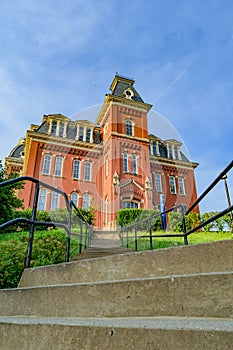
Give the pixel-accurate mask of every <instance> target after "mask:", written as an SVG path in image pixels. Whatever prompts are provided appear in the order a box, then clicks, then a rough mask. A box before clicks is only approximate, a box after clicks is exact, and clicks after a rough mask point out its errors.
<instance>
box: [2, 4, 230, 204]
mask: <svg viewBox="0 0 233 350" xmlns="http://www.w3.org/2000/svg"><path fill="white" fill-rule="evenodd" d="M232 18H233V2H232V1H228V0H223V1H219V0H218V1H215V0H207V1H205V2H203V1H201V0H195V1H194V0H193V1H188V0H180V1H177V0H170V1H168V0H163V1H161V0H148V1H138V0H135V1H133V2H127V1H121V0H118V1H116V0H113V1H110V0H108V1H105V0H99V1H98V2H96V1H92V0H89V1H88V0H86V1H83V0H67V1H61V0H37V1H36V0H34V1H31V0H24V1H19V0H12V1H8V2H5V1H3V0H0V21H1V31H0V82H1V84H0V140H1V143H0V145H1V147H0V159H2V160H3V159H4V158H5V156H7V155H8V154H9V152H10V150H11V149H12V148H13V147H14V146H15V144H17V142H18V139H19V138H20V137H23V136H24V135H25V131H26V129H28V128H29V126H30V124H31V123H35V124H39V123H40V121H41V118H42V115H43V114H50V113H62V114H64V115H66V116H68V117H70V116H72V115H74V114H75V113H76V112H77V111H80V110H83V109H85V108H87V107H89V106H92V105H97V104H100V103H102V102H103V99H104V95H105V93H108V89H109V86H110V84H111V81H112V79H113V76H114V75H115V73H116V72H118V73H119V74H123V75H126V76H128V77H133V78H134V79H135V87H136V89H137V90H138V92H139V93H140V95H141V96H142V98H143V99H144V101H145V102H148V103H151V104H153V110H154V113H152V114H151V115H150V120H149V125H150V131H151V132H153V133H155V134H158V132H157V131H159V118H160V117H162V118H163V119H164V120H167V121H168V122H169V123H171V125H173V127H174V129H176V130H177V131H178V133H179V134H180V135H181V138H182V140H183V142H184V145H185V146H186V148H187V149H188V152H189V155H190V158H191V160H193V161H196V162H198V163H200V165H199V167H198V168H197V170H196V181H197V188H198V193H199V194H200V193H201V192H202V191H203V190H204V189H205V188H206V186H207V185H208V184H209V183H210V181H212V180H213V179H214V177H215V176H217V175H218V174H219V172H220V171H221V170H222V169H223V168H224V167H226V165H227V164H228V163H229V162H230V161H231V160H232V130H233V119H232V113H233V99H232V92H233V70H232V65H233V63H232V62H233V61H232V58H233V22H232ZM90 119H91V117H90ZM92 120H93V121H94V120H95V118H94V117H93V119H92ZM158 136H160V135H158ZM228 181H229V187H230V191H231V190H232V174H230V176H229V178H228ZM232 195H233V193H232ZM225 205H226V197H225V192H224V186H223V184H220V185H219V186H218V188H217V189H216V191H215V192H214V193H213V195H212V196H210V197H209V198H207V200H206V202H205V203H203V205H202V207H201V208H202V211H210V210H219V209H221V208H224V206H225Z"/></svg>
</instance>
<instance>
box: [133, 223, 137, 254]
mask: <svg viewBox="0 0 233 350" xmlns="http://www.w3.org/2000/svg"><path fill="white" fill-rule="evenodd" d="M134 237H135V242H134V244H135V250H136V251H137V250H138V236H137V225H135V227H134Z"/></svg>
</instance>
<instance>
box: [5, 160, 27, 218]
mask: <svg viewBox="0 0 233 350" xmlns="http://www.w3.org/2000/svg"><path fill="white" fill-rule="evenodd" d="M15 177H16V175H15V174H12V175H10V176H9V177H7V175H6V169H5V168H4V167H3V165H2V161H1V160H0V182H4V181H6V180H9V179H11V178H15ZM22 187H23V185H22V184H21V183H18V184H13V185H9V186H6V187H1V188H0V225H1V224H3V223H4V222H6V221H8V220H11V219H12V218H13V217H14V210H15V209H19V208H22V203H23V202H22V200H21V199H19V198H18V197H17V195H16V190H17V189H20V188H22Z"/></svg>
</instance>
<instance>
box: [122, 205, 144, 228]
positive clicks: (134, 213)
mask: <svg viewBox="0 0 233 350" xmlns="http://www.w3.org/2000/svg"><path fill="white" fill-rule="evenodd" d="M141 213H142V209H120V210H119V211H118V213H117V224H118V225H120V226H126V225H128V224H130V223H131V222H133V221H134V220H135V219H136V218H137V217H138V216H139V215H140V214H141Z"/></svg>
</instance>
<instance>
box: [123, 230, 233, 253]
mask: <svg viewBox="0 0 233 350" xmlns="http://www.w3.org/2000/svg"><path fill="white" fill-rule="evenodd" d="M154 234H155V233H154ZM156 234H159V232H156ZM161 234H164V232H161ZM138 236H140V233H138ZM124 238H125V236H124ZM232 238H233V235H232V233H231V232H198V233H193V234H191V235H190V236H189V237H188V243H189V244H198V243H205V242H213V241H218V240H228V239H232ZM137 244H138V250H139V251H144V250H148V249H150V239H149V238H143V237H141V238H139V239H138V241H137ZM125 245H126V239H124V246H125ZM181 245H184V239H183V237H155V238H153V249H161V248H169V247H176V246H181ZM129 248H131V249H135V240H134V239H133V238H131V239H130V240H129Z"/></svg>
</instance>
